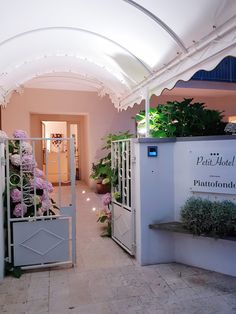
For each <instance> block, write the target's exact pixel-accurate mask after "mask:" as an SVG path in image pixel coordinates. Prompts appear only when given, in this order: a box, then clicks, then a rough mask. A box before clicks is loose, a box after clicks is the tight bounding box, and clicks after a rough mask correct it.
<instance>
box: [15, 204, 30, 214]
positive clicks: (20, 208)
mask: <svg viewBox="0 0 236 314" xmlns="http://www.w3.org/2000/svg"><path fill="white" fill-rule="evenodd" d="M26 212H27V206H26V205H25V204H17V205H16V206H15V208H14V210H13V215H14V216H15V217H21V216H24V215H25V214H26Z"/></svg>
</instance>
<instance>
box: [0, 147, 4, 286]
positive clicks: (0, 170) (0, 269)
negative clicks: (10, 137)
mask: <svg viewBox="0 0 236 314" xmlns="http://www.w3.org/2000/svg"><path fill="white" fill-rule="evenodd" d="M4 145H5V144H4V143H0V280H2V279H3V277H4V255H5V254H4V209H3V197H2V195H3V192H4V189H5V167H4V165H2V160H3V158H4Z"/></svg>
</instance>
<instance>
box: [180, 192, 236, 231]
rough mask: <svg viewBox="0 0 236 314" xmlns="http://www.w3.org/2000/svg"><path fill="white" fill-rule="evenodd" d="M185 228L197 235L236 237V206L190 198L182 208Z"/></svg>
mask: <svg viewBox="0 0 236 314" xmlns="http://www.w3.org/2000/svg"><path fill="white" fill-rule="evenodd" d="M180 215H181V221H182V223H183V226H184V228H186V229H187V230H189V231H190V232H191V233H193V234H195V235H211V236H214V237H224V236H236V204H234V203H233V202H230V201H222V202H217V201H214V202H212V201H209V200H207V199H201V198H195V197H191V198H189V199H188V200H187V201H186V203H185V204H184V206H183V207H182V208H181V212H180Z"/></svg>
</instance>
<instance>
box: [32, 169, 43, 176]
mask: <svg viewBox="0 0 236 314" xmlns="http://www.w3.org/2000/svg"><path fill="white" fill-rule="evenodd" d="M34 175H35V177H37V178H42V177H44V172H43V171H42V170H41V169H39V168H35V170H34Z"/></svg>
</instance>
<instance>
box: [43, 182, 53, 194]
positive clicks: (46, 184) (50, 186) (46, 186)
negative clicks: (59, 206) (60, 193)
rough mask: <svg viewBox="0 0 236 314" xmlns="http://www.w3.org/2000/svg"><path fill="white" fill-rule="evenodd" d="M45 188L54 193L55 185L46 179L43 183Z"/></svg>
mask: <svg viewBox="0 0 236 314" xmlns="http://www.w3.org/2000/svg"><path fill="white" fill-rule="evenodd" d="M43 186H44V187H43V188H44V190H46V191H47V192H48V193H52V192H53V185H52V183H51V182H49V181H44V184H43Z"/></svg>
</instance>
